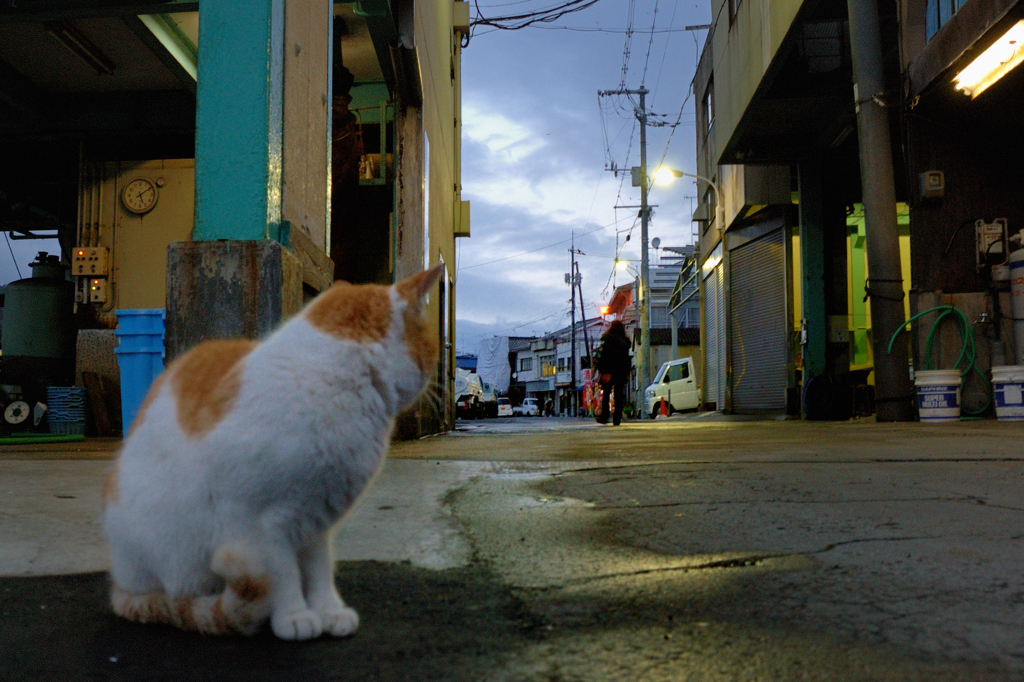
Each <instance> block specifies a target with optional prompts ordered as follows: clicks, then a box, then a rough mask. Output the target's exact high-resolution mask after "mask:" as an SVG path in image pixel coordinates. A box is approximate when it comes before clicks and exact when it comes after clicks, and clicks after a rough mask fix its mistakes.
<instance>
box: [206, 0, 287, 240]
mask: <svg viewBox="0 0 1024 682" xmlns="http://www.w3.org/2000/svg"><path fill="white" fill-rule="evenodd" d="M284 4H285V2H284V0H251V1H250V2H244V3H240V2H234V0H206V1H205V2H203V3H202V4H201V6H200V8H199V23H200V25H201V26H202V31H201V32H200V34H199V83H198V86H197V89H196V217H195V226H194V228H193V232H192V238H193V239H195V240H197V241H205V240H214V239H242V240H248V239H277V238H278V236H279V235H278V230H279V229H280V225H281V182H282V176H281V171H282V160H283V147H282V133H283V113H284Z"/></svg>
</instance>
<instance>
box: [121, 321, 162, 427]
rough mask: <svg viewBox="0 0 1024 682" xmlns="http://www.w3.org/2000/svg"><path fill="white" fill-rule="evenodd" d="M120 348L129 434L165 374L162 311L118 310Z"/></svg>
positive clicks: (125, 422) (124, 419)
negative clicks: (136, 418)
mask: <svg viewBox="0 0 1024 682" xmlns="http://www.w3.org/2000/svg"><path fill="white" fill-rule="evenodd" d="M114 312H115V314H116V315H117V324H118V328H117V330H115V331H114V334H115V335H116V336H117V339H118V345H117V348H115V349H114V352H115V353H116V354H117V364H118V366H119V367H120V369H121V423H122V427H123V428H124V432H125V434H127V433H128V432H129V431H130V430H131V427H132V423H133V422H134V421H135V416H136V415H137V414H138V413H139V408H140V407H141V406H142V401H143V400H145V399H146V394H147V393H148V392H149V387H150V386H151V385H152V384H153V381H154V380H155V379H156V378H157V377H158V376H159V375H160V373H161V372H163V371H164V356H165V352H164V328H165V319H166V317H167V311H166V310H164V309H163V308H149V309H137V310H116V311H114Z"/></svg>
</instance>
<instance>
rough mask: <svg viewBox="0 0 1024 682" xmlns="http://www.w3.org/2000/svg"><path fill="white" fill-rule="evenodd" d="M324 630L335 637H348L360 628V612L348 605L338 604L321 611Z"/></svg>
mask: <svg viewBox="0 0 1024 682" xmlns="http://www.w3.org/2000/svg"><path fill="white" fill-rule="evenodd" d="M320 620H321V621H322V622H323V624H324V632H326V633H327V634H329V635H333V636H335V637H347V636H348V635H351V634H352V633H354V632H355V631H356V629H358V628H359V614H358V613H356V611H355V609H350V608H349V607H347V606H337V607H333V608H330V609H326V610H323V611H321V612H320Z"/></svg>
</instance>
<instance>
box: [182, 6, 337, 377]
mask: <svg viewBox="0 0 1024 682" xmlns="http://www.w3.org/2000/svg"><path fill="white" fill-rule="evenodd" d="M286 10H287V17H286ZM199 11H200V23H201V25H202V27H203V29H202V32H201V34H200V43H199V82H198V86H197V92H196V207H195V222H194V228H193V233H192V238H193V240H194V241H191V242H176V243H174V244H172V245H171V246H170V247H169V248H168V263H167V265H168V267H167V352H168V357H169V358H173V357H175V356H177V355H179V354H181V353H183V352H185V351H186V350H188V349H189V348H191V347H192V346H194V345H195V344H197V343H199V342H200V341H203V340H206V339H212V338H221V337H239V336H242V337H248V338H258V337H260V336H262V335H264V334H266V333H267V332H269V331H271V330H272V329H274V327H276V326H277V325H278V324H279V323H280V322H281V321H282V320H283V319H285V318H287V317H288V316H290V315H292V314H294V313H295V312H297V311H298V310H299V308H300V307H301V305H302V301H303V265H302V263H303V262H306V261H308V262H309V263H312V264H316V263H319V262H320V261H321V260H324V259H325V256H324V254H325V251H326V245H327V243H328V240H329V224H328V215H329V212H328V204H329V197H330V189H329V187H328V179H329V177H330V173H329V163H330V142H329V140H330V137H329V135H330V127H329V126H330V123H329V119H330V117H329V115H328V111H329V103H330V101H331V100H330V94H331V93H330V68H331V59H330V54H331V23H332V9H331V4H330V3H329V2H327V1H326V0H253V1H252V2H246V3H237V2H233V1H232V0H208V1H204V2H203V3H202V6H201V7H200V10H199ZM286 18H287V23H288V28H289V30H288V31H287V33H286ZM286 37H287V39H286ZM286 55H287V58H286ZM286 145H287V149H286ZM293 233H294V234H295V235H296V238H295V239H291V235H292V234H293ZM299 233H301V234H299ZM289 245H292V246H296V245H298V246H297V247H296V248H299V247H301V248H299V250H300V251H301V252H302V253H303V254H304V256H303V257H304V260H300V259H299V258H298V257H297V256H296V255H295V254H294V253H292V251H290V250H289V249H288V248H286V247H288V246H289ZM307 269H312V270H317V268H316V267H313V266H310V268H307ZM319 269H320V270H323V269H325V268H323V267H321V268H319ZM307 274H308V273H307ZM313 274H314V275H319V274H320V273H319V272H316V273H313ZM328 277H329V276H328ZM322 279H323V278H322V277H319V276H307V280H308V281H310V282H312V283H313V289H314V290H315V289H318V288H322V287H323V286H324V283H323V282H322V281H321V280H322ZM327 282H329V279H327Z"/></svg>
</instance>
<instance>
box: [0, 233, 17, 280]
mask: <svg viewBox="0 0 1024 682" xmlns="http://www.w3.org/2000/svg"><path fill="white" fill-rule="evenodd" d="M4 237H6V238H7V250H8V251H10V252H11V260H13V261H14V269H15V270H17V271H18V279H21V268H19V267H18V259H17V258H15V257H14V249H13V248H11V235H10V234H8V233H7V232H4Z"/></svg>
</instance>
